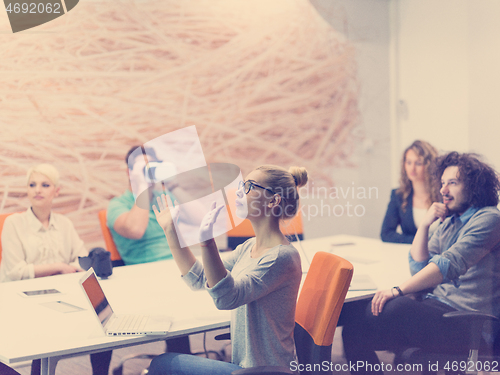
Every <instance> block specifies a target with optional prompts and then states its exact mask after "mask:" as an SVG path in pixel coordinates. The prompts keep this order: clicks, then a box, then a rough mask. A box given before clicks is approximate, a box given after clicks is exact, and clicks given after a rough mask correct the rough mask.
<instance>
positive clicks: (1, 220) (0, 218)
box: [0, 212, 13, 262]
mask: <svg viewBox="0 0 500 375" xmlns="http://www.w3.org/2000/svg"><path fill="white" fill-rule="evenodd" d="M12 214H13V212H9V213H8V214H0V237H1V234H2V229H3V223H5V219H7V216H10V215H12ZM0 262H2V241H1V240H0Z"/></svg>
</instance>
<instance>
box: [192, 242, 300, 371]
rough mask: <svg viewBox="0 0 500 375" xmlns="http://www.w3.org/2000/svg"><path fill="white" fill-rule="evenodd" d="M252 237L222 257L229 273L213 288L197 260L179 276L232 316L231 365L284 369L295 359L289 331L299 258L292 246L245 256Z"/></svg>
mask: <svg viewBox="0 0 500 375" xmlns="http://www.w3.org/2000/svg"><path fill="white" fill-rule="evenodd" d="M254 244H255V238H252V239H249V240H247V241H246V242H245V243H244V244H242V245H240V246H238V247H237V248H236V250H234V251H233V252H231V253H228V254H226V255H227V256H226V257H224V258H223V263H224V266H225V267H226V269H227V270H228V273H227V275H226V277H225V278H224V279H222V280H221V281H219V282H218V283H217V284H216V285H214V286H213V287H212V288H208V287H207V286H206V278H205V275H204V271H203V266H202V264H201V263H200V262H198V261H197V262H196V263H195V264H194V265H193V267H192V268H191V270H190V271H189V272H188V273H187V274H186V275H185V276H184V280H185V281H186V283H187V284H188V285H189V286H191V288H192V289H200V288H203V287H206V288H207V290H208V292H209V293H210V295H211V296H212V298H213V300H214V302H215V305H216V306H217V308H219V309H221V310H233V311H232V313H231V340H232V348H233V350H232V353H233V357H232V362H233V363H235V364H237V365H239V366H241V367H253V366H264V365H267V366H286V367H288V368H289V367H290V362H292V361H294V360H295V359H296V357H295V343H294V341H293V330H294V326H295V306H296V303H297V294H298V290H299V286H300V280H301V277H302V270H301V265H300V256H299V254H298V252H297V250H296V249H295V248H294V247H293V246H292V245H287V246H285V245H279V246H275V247H273V248H271V249H269V250H268V251H267V252H266V253H265V254H264V255H263V256H262V257H260V258H258V259H254V258H251V257H250V251H251V249H252V247H253V245H254Z"/></svg>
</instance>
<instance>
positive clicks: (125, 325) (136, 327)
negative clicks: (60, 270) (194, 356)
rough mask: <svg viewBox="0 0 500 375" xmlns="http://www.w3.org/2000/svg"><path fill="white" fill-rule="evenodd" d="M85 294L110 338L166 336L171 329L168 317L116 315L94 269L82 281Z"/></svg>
mask: <svg viewBox="0 0 500 375" xmlns="http://www.w3.org/2000/svg"><path fill="white" fill-rule="evenodd" d="M80 285H81V286H82V289H83V292H84V294H85V295H86V296H87V299H88V300H89V302H90V305H91V307H92V310H93V311H94V313H95V314H96V317H97V319H98V320H99V322H100V323H101V325H102V328H103V330H104V332H105V333H106V334H107V335H108V336H123V335H164V334H166V333H168V330H169V329H170V324H171V320H170V319H169V318H168V317H167V316H152V315H120V314H115V313H114V311H113V309H112V308H111V305H110V304H109V302H108V300H107V299H106V296H105V295H104V291H103V290H102V288H101V285H100V284H99V281H98V280H97V276H96V274H95V272H94V269H93V268H90V269H89V270H88V271H87V272H86V273H85V275H83V277H82V278H81V279H80Z"/></svg>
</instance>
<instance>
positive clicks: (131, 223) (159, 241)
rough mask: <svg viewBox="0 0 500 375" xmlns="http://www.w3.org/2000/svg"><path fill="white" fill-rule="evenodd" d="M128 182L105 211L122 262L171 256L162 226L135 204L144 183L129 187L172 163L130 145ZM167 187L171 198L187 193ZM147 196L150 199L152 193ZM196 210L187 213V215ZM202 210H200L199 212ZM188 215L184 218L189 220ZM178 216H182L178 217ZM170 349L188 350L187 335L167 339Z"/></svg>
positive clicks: (149, 213)
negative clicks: (135, 196) (164, 161)
mask: <svg viewBox="0 0 500 375" xmlns="http://www.w3.org/2000/svg"><path fill="white" fill-rule="evenodd" d="M125 162H126V163H127V173H128V176H129V185H128V187H127V190H126V191H125V192H124V193H123V194H122V195H120V196H118V197H115V198H113V199H111V201H110V202H109V205H108V210H107V225H108V228H109V229H110V231H111V235H112V236H113V240H114V242H115V244H116V247H117V249H118V252H119V253H120V256H121V258H122V260H123V262H124V263H125V265H130V264H139V263H149V262H156V261H159V260H164V259H169V258H172V254H171V252H170V249H169V247H168V243H167V240H166V238H165V234H164V233H163V229H162V228H161V227H160V226H159V225H158V222H157V221H156V218H155V214H154V212H153V210H152V209H151V205H149V207H150V209H149V210H147V209H144V208H141V207H139V206H138V205H137V204H136V200H135V198H134V194H133V191H134V192H136V193H137V192H140V191H142V190H143V189H144V190H145V189H147V186H132V184H134V185H135V184H137V185H139V184H143V185H144V183H147V182H150V181H151V180H154V178H153V177H154V175H153V173H155V172H157V171H155V169H157V168H160V169H161V168H165V167H168V168H172V165H171V164H168V163H161V162H160V160H159V159H158V157H157V156H156V153H155V151H154V149H152V148H148V147H144V148H143V147H141V146H133V147H132V148H131V149H130V150H129V151H128V152H127V155H126V157H125ZM163 186H164V187H166V188H167V189H168V192H167V193H168V194H169V195H170V197H171V198H172V201H174V200H175V199H176V197H178V198H181V199H182V198H183V197H184V196H186V195H187V193H186V191H185V190H184V189H182V188H181V187H180V186H179V184H177V183H175V182H168V183H166V184H164V185H163ZM149 194H150V196H149V197H148V196H146V198H149V200H150V201H151V200H152V198H153V197H152V195H153V194H152V192H151V191H150V193H149ZM189 214H191V215H195V214H196V213H189V212H188V215H189ZM201 214H202V213H200V215H201ZM189 218H190V217H187V218H184V219H187V220H189ZM181 219H183V218H182V217H181ZM167 343H168V349H169V351H170V352H173V351H174V352H177V353H190V348H189V339H188V337H187V336H186V337H180V338H178V339H170V340H167Z"/></svg>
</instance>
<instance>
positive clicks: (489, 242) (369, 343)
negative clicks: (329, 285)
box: [343, 152, 500, 374]
mask: <svg viewBox="0 0 500 375" xmlns="http://www.w3.org/2000/svg"><path fill="white" fill-rule="evenodd" d="M435 175H436V177H438V178H440V180H441V190H440V192H441V195H442V197H443V202H442V203H439V202H435V203H433V204H432V206H431V207H430V208H429V210H428V212H427V214H426V216H425V218H424V220H423V221H422V223H421V224H420V226H419V228H418V230H417V233H416V235H415V239H414V241H413V243H412V246H411V250H410V256H409V258H410V268H411V271H412V274H413V277H412V278H410V279H409V280H407V281H405V282H404V283H402V284H400V285H399V286H396V287H394V288H392V289H389V290H383V291H378V292H377V293H376V294H375V296H374V297H373V299H372V301H371V303H369V302H367V303H366V305H367V306H366V308H365V309H363V310H362V311H359V310H358V312H357V313H356V312H354V313H352V315H351V316H350V317H348V318H347V319H346V320H347V321H346V323H345V326H344V329H343V339H344V349H345V354H346V358H347V359H348V360H349V361H350V362H351V363H354V362H357V361H362V362H360V363H366V364H371V365H372V367H370V366H366V367H364V368H361V369H358V370H359V371H358V372H359V373H365V374H366V373H382V372H381V371H377V369H380V367H378V366H376V365H377V364H379V362H378V358H377V356H376V354H375V350H387V349H389V350H400V349H403V348H410V347H419V348H425V349H426V350H427V351H437V352H443V351H447V349H448V350H449V351H452V352H456V351H457V350H458V351H459V352H465V353H467V349H468V341H467V338H466V337H465V336H466V335H464V334H463V332H464V331H463V330H464V328H463V327H461V326H460V325H459V324H457V323H450V322H448V321H446V320H445V318H443V314H444V313H447V312H451V311H457V310H458V311H480V312H483V313H487V314H492V315H495V316H500V212H499V210H498V209H497V207H496V206H497V204H498V192H499V190H500V183H499V180H498V175H497V173H496V172H495V170H493V168H491V167H490V166H488V165H487V164H485V163H483V162H482V161H481V160H480V159H479V157H478V155H475V154H467V153H465V154H460V153H457V152H450V153H448V154H447V155H444V156H441V157H439V158H438V159H437V160H436V164H435ZM436 220H439V221H441V224H440V225H439V227H438V228H437V229H436V231H435V233H434V234H433V235H432V237H431V238H430V240H428V231H429V227H430V226H431V224H432V223H433V222H435V221H436ZM427 290H429V291H430V293H424V294H423V295H422V299H421V300H419V299H415V298H411V297H410V296H408V295H411V294H413V293H417V292H422V291H427ZM497 331H498V329H495V327H493V328H492V327H490V330H489V331H488V332H487V334H485V335H483V336H484V342H483V347H484V346H486V347H490V348H491V346H492V344H493V339H492V338H493V337H495V336H496V333H497Z"/></svg>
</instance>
